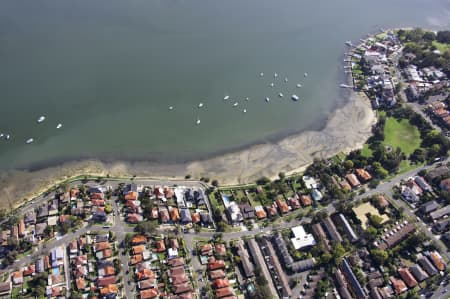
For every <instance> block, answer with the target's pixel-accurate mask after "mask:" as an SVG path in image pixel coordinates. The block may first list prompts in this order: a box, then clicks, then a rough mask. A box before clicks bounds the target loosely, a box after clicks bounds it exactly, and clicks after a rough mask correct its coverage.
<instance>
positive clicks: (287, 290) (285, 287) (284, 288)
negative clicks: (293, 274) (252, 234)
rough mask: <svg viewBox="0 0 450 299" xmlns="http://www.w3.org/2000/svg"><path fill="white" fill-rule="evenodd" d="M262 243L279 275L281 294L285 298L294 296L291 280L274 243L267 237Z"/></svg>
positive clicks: (276, 273)
mask: <svg viewBox="0 0 450 299" xmlns="http://www.w3.org/2000/svg"><path fill="white" fill-rule="evenodd" d="M261 242H262V245H263V246H264V247H265V248H266V251H267V252H268V255H269V261H270V262H271V266H272V267H273V270H274V271H275V272H274V274H275V275H276V276H277V277H278V282H277V284H278V288H280V289H281V295H282V297H283V298H289V297H291V296H292V289H291V287H290V286H289V281H288V278H287V275H286V273H285V271H284V270H283V268H282V267H281V263H280V261H279V259H278V256H277V254H276V252H275V250H274V248H273V246H272V243H271V242H269V241H268V240H267V239H266V238H263V240H262V241H261Z"/></svg>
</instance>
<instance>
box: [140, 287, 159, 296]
mask: <svg viewBox="0 0 450 299" xmlns="http://www.w3.org/2000/svg"><path fill="white" fill-rule="evenodd" d="M139 295H140V298H141V299H152V298H155V297H157V296H158V295H159V293H158V289H157V288H154V289H148V290H143V291H140V292H139Z"/></svg>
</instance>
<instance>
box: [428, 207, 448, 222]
mask: <svg viewBox="0 0 450 299" xmlns="http://www.w3.org/2000/svg"><path fill="white" fill-rule="evenodd" d="M448 214H450V205H447V206H445V207H443V208H440V209H439V210H436V211H434V212H431V213H430V217H431V219H433V220H436V219H439V218H442V217H444V216H446V215H448Z"/></svg>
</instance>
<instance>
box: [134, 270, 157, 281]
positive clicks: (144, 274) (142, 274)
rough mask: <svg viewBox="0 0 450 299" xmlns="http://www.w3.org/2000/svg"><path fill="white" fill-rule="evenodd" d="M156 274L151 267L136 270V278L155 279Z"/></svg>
mask: <svg viewBox="0 0 450 299" xmlns="http://www.w3.org/2000/svg"><path fill="white" fill-rule="evenodd" d="M155 278H156V275H155V273H153V271H152V270H150V269H142V270H140V271H138V272H136V279H137V280H147V279H155Z"/></svg>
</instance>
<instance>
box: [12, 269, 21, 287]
mask: <svg viewBox="0 0 450 299" xmlns="http://www.w3.org/2000/svg"><path fill="white" fill-rule="evenodd" d="M12 281H13V284H15V285H18V284H22V283H23V273H22V271H16V272H13V274H12Z"/></svg>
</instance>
